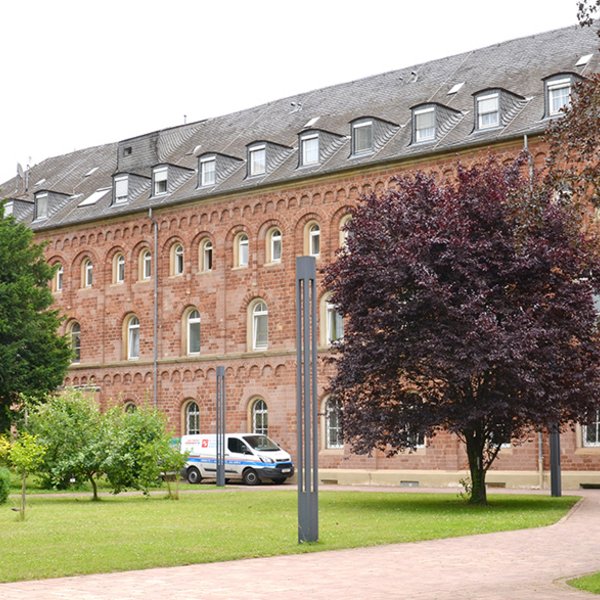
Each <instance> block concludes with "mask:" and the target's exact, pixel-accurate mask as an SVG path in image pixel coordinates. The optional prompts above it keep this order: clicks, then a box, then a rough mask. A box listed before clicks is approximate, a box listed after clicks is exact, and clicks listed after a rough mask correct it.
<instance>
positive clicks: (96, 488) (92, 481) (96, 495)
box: [88, 475, 100, 500]
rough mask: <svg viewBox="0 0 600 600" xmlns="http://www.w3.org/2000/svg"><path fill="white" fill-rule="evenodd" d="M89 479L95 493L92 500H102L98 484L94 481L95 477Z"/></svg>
mask: <svg viewBox="0 0 600 600" xmlns="http://www.w3.org/2000/svg"><path fill="white" fill-rule="evenodd" d="M88 479H89V480H90V483H91V484H92V491H93V496H92V500H100V498H98V486H97V484H96V482H95V481H94V477H93V476H92V475H90V476H89V477H88Z"/></svg>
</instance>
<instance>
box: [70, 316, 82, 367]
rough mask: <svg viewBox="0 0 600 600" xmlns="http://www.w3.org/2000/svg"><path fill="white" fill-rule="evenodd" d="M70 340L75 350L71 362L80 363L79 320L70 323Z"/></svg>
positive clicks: (72, 348) (72, 349)
mask: <svg viewBox="0 0 600 600" xmlns="http://www.w3.org/2000/svg"><path fill="white" fill-rule="evenodd" d="M69 341H70V343H71V351H72V352H73V355H72V358H71V362H74V363H78V362H80V361H81V325H79V323H78V322H77V321H73V322H72V323H71V324H70V325H69Z"/></svg>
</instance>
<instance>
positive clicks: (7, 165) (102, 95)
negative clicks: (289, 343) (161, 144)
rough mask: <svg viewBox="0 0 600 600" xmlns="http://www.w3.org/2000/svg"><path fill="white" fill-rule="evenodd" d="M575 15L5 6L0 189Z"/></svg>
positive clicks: (312, 7)
mask: <svg viewBox="0 0 600 600" xmlns="http://www.w3.org/2000/svg"><path fill="white" fill-rule="evenodd" d="M576 20H577V19H576V2H575V0H501V1H500V2H498V1H490V0H429V1H428V2H414V1H408V0H404V1H402V0H363V1H360V2H359V1H356V0H343V1H337V0H318V1H317V0H296V1H294V2H291V1H288V0H255V1H254V2H251V1H250V0H217V1H215V2H213V1H207V0H169V1H168V2H165V1H162V2H159V1H157V0H143V1H138V0H119V1H115V0H102V1H96V0H4V1H3V2H1V3H0V22H1V23H2V33H1V34H0V64H1V66H2V67H1V75H2V81H3V82H4V85H3V88H4V89H3V90H2V93H1V95H0V181H6V180H7V179H9V178H11V177H13V176H14V175H15V173H16V166H17V162H19V163H21V165H22V166H23V167H24V168H25V166H26V165H27V164H28V163H30V164H31V165H34V164H36V163H38V162H41V161H42V160H44V159H45V158H47V157H49V156H55V155H58V154H64V153H66V152H71V151H72V150H76V149H81V148H86V147H89V146H94V145H98V144H103V143H108V142H115V141H118V140H121V139H126V138H128V137H132V136H135V135H140V134H143V133H148V132H150V131H154V130H157V129H162V128H164V127H170V126H173V125H178V124H181V123H183V122H184V118H187V122H191V121H196V120H200V119H203V118H206V117H212V116H216V115H222V114H226V113H229V112H232V111H236V110H240V109H243V108H249V107H252V106H255V105H257V104H262V103H263V102H268V101H270V100H274V99H277V98H283V97H287V96H291V95H294V94H296V93H300V92H305V91H309V90H312V89H315V88H320V87H324V86H328V85H332V84H335V83H341V82H344V81H350V80H353V79H358V78H361V77H366V76H368V75H374V74H376V73H383V72H385V71H390V70H394V69H399V68H402V67H406V66H412V65H415V64H419V63H421V62H424V61H427V60H431V59H435V58H442V57H444V56H449V55H452V54H457V53H459V52H464V51H467V50H472V49H475V48H480V47H483V46H488V45H491V44H495V43H497V42H503V41H506V40H509V39H513V38H517V37H522V36H526V35H532V34H535V33H541V32H543V31H549V30H551V29H557V28H560V27H565V26H568V25H572V24H575V23H576ZM184 115H185V117H184Z"/></svg>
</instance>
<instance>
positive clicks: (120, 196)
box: [115, 175, 129, 204]
mask: <svg viewBox="0 0 600 600" xmlns="http://www.w3.org/2000/svg"><path fill="white" fill-rule="evenodd" d="M128 198H129V177H128V176H127V175H121V176H120V177H115V204H124V203H125V202H127V200H128Z"/></svg>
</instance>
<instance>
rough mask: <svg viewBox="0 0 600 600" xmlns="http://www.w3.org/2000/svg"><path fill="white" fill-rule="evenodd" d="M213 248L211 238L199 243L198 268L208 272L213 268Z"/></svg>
mask: <svg viewBox="0 0 600 600" xmlns="http://www.w3.org/2000/svg"><path fill="white" fill-rule="evenodd" d="M213 253H214V248H213V243H212V240H210V239H206V240H204V241H203V242H202V244H201V245H200V261H201V262H200V270H201V271H202V272H203V273H208V272H209V271H212V269H213V260H214V254H213Z"/></svg>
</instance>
